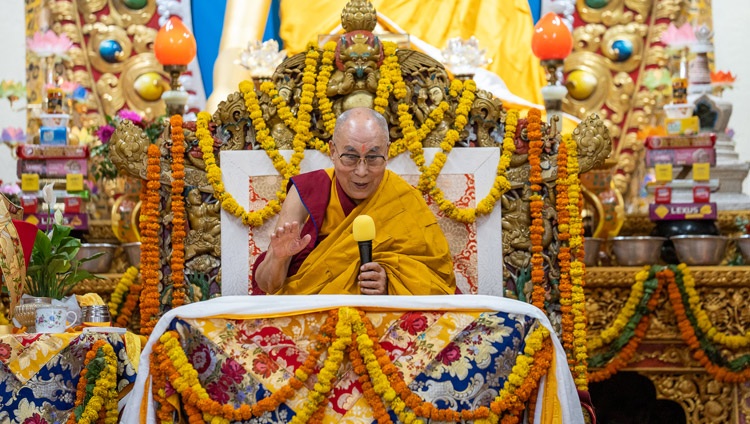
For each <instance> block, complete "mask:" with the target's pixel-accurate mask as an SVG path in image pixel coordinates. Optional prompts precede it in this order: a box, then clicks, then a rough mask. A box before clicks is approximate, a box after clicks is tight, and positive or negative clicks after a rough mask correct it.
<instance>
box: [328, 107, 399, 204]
mask: <svg viewBox="0 0 750 424" xmlns="http://www.w3.org/2000/svg"><path fill="white" fill-rule="evenodd" d="M330 149H331V159H332V160H333V167H334V169H335V171H336V172H335V173H336V179H337V180H338V182H339V184H341V187H342V188H343V189H344V192H345V193H346V194H347V195H348V196H349V197H350V198H351V199H352V200H354V201H355V202H356V203H359V202H361V201H363V200H365V199H367V198H368V197H370V195H372V194H373V193H375V191H376V190H377V189H378V187H379V186H380V182H381V181H383V175H385V165H386V164H385V158H387V157H388V136H387V134H382V130H380V128H379V127H378V126H377V125H376V124H375V122H374V120H371V119H367V118H361V119H357V118H353V119H351V120H350V121H348V122H347V124H346V126H345V127H344V128H343V129H342V130H340V131H338V132H337V133H336V136H335V137H334V139H333V142H332V143H331V145H330ZM342 155H343V156H342Z"/></svg>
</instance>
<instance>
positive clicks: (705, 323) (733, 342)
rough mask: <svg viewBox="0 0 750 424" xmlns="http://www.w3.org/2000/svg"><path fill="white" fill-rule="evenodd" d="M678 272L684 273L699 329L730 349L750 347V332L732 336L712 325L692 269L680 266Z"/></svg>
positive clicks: (688, 295)
mask: <svg viewBox="0 0 750 424" xmlns="http://www.w3.org/2000/svg"><path fill="white" fill-rule="evenodd" d="M677 268H678V270H679V271H680V272H681V273H682V282H683V286H684V290H685V294H686V295H687V297H688V304H689V306H690V309H691V310H692V312H693V316H695V318H696V320H697V322H698V327H699V328H700V330H701V331H703V333H704V334H705V335H706V336H707V337H708V338H710V339H711V340H712V341H713V342H714V343H717V344H720V345H722V346H725V347H727V348H729V349H733V350H737V349H742V348H745V347H747V346H748V345H750V332H745V334H740V335H730V334H726V333H724V332H721V331H719V330H717V329H716V327H714V325H713V324H711V320H710V319H709V318H708V314H707V313H706V311H705V310H703V308H701V301H700V296H699V295H698V292H697V291H696V290H695V279H694V278H693V274H692V273H691V272H690V269H689V268H688V267H687V265H685V264H680V265H679V266H678V267H677Z"/></svg>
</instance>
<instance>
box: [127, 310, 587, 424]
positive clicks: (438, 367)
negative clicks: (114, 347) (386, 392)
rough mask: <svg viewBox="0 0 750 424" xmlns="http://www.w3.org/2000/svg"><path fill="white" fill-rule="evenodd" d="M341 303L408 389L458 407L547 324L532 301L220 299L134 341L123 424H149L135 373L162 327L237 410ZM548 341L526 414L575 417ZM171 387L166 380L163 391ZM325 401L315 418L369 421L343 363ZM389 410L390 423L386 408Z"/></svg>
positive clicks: (148, 404)
mask: <svg viewBox="0 0 750 424" xmlns="http://www.w3.org/2000/svg"><path fill="white" fill-rule="evenodd" d="M342 306H350V307H354V308H356V309H358V310H362V311H365V313H366V317H367V319H368V320H369V321H370V322H372V324H373V325H374V327H375V330H376V332H377V334H378V339H379V342H380V345H381V346H382V347H383V348H384V349H385V350H386V351H387V353H388V355H389V357H390V359H391V361H392V362H393V364H394V365H395V366H396V367H397V368H398V371H399V373H400V374H401V375H402V377H403V380H404V381H405V383H406V384H407V385H408V387H409V388H410V389H411V390H412V391H413V392H414V393H416V394H417V395H419V397H421V398H422V399H423V400H425V401H429V402H431V403H433V404H434V405H435V406H437V407H439V408H450V409H453V410H458V411H462V410H471V409H474V408H476V407H477V406H480V405H485V406H486V405H489V403H490V402H491V401H492V400H493V399H494V398H495V397H496V396H497V395H498V392H499V390H500V389H501V388H502V387H503V384H504V383H505V381H506V379H507V377H508V375H509V374H510V373H511V370H512V368H513V366H514V364H516V357H517V355H518V353H519V352H522V351H523V349H524V346H525V338H526V336H527V335H528V334H530V332H531V331H533V330H534V329H535V328H537V327H538V326H540V325H543V326H545V327H548V328H549V322H548V321H547V319H546V317H545V316H544V315H543V314H542V313H541V311H538V310H537V309H536V308H532V307H531V306H529V305H527V304H525V303H522V302H517V301H513V300H509V299H502V298H497V297H491V296H419V297H409V296H403V297H401V296H372V297H365V296H287V297H277V296H263V297H255V296H232V297H222V298H219V299H214V300H211V301H208V302H201V303H200V304H194V305H187V306H184V307H181V308H178V309H176V310H173V311H170V312H169V313H168V314H166V315H165V316H164V317H162V319H161V320H160V322H159V323H158V325H157V327H156V328H155V330H154V334H152V336H151V339H150V340H149V343H148V344H147V345H146V347H145V348H144V351H143V354H142V356H141V367H140V369H139V377H138V381H137V382H136V385H135V388H134V390H133V396H134V397H135V398H136V399H135V400H134V401H132V404H139V403H141V404H142V407H143V410H144V411H146V413H145V415H142V414H141V412H140V411H137V408H129V409H127V410H126V411H125V415H124V420H123V422H126V423H131V422H132V423H136V422H143V421H147V422H155V421H154V419H155V417H154V408H155V407H156V405H155V403H154V400H153V397H152V396H151V393H150V390H151V381H149V379H147V378H145V376H148V373H149V363H148V362H149V361H148V355H149V354H150V352H151V348H152V346H153V344H154V342H155V341H156V340H157V339H158V337H159V336H161V335H162V334H163V333H164V332H165V331H170V330H174V331H176V332H177V334H178V336H179V342H180V347H181V349H182V350H183V351H184V352H185V354H186V356H187V359H188V361H189V362H190V363H191V364H192V366H193V367H194V368H195V370H196V371H197V373H198V380H199V381H200V384H201V385H202V386H203V387H204V388H205V390H206V391H207V393H208V395H209V396H210V397H211V399H213V400H215V401H218V402H219V403H221V404H229V405H232V406H233V407H235V408H237V407H239V406H240V405H242V404H249V405H252V404H254V403H256V402H257V401H259V400H261V399H263V398H265V397H267V396H269V395H270V394H272V393H274V392H275V391H277V390H279V389H280V388H281V387H283V386H285V385H286V384H287V383H288V381H289V379H290V378H291V376H292V375H293V374H294V371H295V370H296V369H297V368H299V367H300V366H301V365H302V364H303V363H304V361H305V358H306V357H307V355H308V351H309V349H310V346H311V344H312V343H314V342H315V340H316V335H317V334H318V333H319V332H320V331H321V327H322V326H323V323H324V321H325V320H326V317H327V316H328V312H329V311H330V310H332V309H337V308H340V307H342ZM553 342H554V345H555V356H554V358H555V359H554V361H553V365H552V367H553V368H552V369H551V370H550V372H549V373H548V377H545V378H544V379H543V381H542V384H543V385H545V384H546V385H547V387H549V388H550V391H551V393H550V392H549V391H548V392H547V393H545V392H544V387H543V388H542V390H540V394H539V397H538V400H542V399H544V402H542V401H538V402H537V413H536V414H535V420H536V421H537V422H541V420H542V418H543V417H545V416H546V417H548V418H549V417H550V416H551V415H553V413H554V414H555V415H557V416H558V417H557V418H558V419H557V420H553V421H549V422H571V423H574V422H582V417H581V415H580V405H579V403H578V398H577V395H576V391H575V386H574V385H573V381H572V378H571V376H570V372H569V371H568V369H567V366H566V361H565V357H564V353H561V352H562V348H561V347H560V345H559V342H558V341H557V340H556V339H554V340H553ZM324 356H325V355H324ZM323 361H324V358H321V359H320V360H319V362H318V366H319V367H320V366H322V363H323ZM151 366H158V365H154V364H151ZM550 376H551V380H550V378H549V377H550ZM311 387H312V385H308V387H305V388H303V389H301V390H300V391H299V392H298V393H296V394H295V395H294V396H293V397H292V398H291V399H290V400H288V401H287V402H286V403H283V404H281V405H280V406H279V407H278V408H276V409H275V410H274V411H271V412H269V413H266V414H265V415H264V416H262V417H260V418H259V420H260V421H258V422H274V423H285V422H289V421H290V420H291V419H292V418H293V417H294V416H295V414H297V413H298V412H299V411H300V410H301V409H303V408H304V403H305V400H306V397H307V392H308V390H310V388H311ZM172 392H173V391H172V388H171V386H168V388H167V396H169V395H170V393H172ZM175 399H176V397H175V396H173V397H172V403H173V404H176V400H175ZM550 399H552V400H553V401H552V402H550ZM327 402H328V405H327V407H326V411H325V418H324V420H323V422H326V423H334V422H352V423H355V422H357V423H365V422H368V423H369V422H373V421H374V420H373V411H372V409H371V407H370V406H369V404H368V402H367V401H366V399H365V397H364V396H363V393H362V388H361V386H360V384H359V382H358V381H357V374H356V373H355V372H354V370H353V369H352V365H351V362H349V361H348V360H345V361H344V363H343V364H342V366H341V368H340V369H339V370H338V372H337V374H336V379H335V384H334V385H333V388H332V390H331V392H330V393H329V395H328V398H327ZM177 406H178V407H179V404H177ZM390 415H391V419H392V420H393V422H398V419H397V416H396V415H395V414H394V413H393V411H390ZM253 422H255V421H253Z"/></svg>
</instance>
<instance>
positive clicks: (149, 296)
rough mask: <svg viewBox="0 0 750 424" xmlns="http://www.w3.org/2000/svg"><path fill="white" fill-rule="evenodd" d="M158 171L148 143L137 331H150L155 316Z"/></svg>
mask: <svg viewBox="0 0 750 424" xmlns="http://www.w3.org/2000/svg"><path fill="white" fill-rule="evenodd" d="M160 173H161V166H160V152H159V147H158V146H157V145H155V144H151V145H149V146H148V166H147V167H146V179H147V181H148V182H147V183H146V198H145V199H143V200H142V202H143V205H142V206H141V220H143V221H144V230H143V233H142V234H141V277H142V279H143V281H142V284H143V289H142V290H141V299H140V301H141V308H140V312H141V334H143V335H150V334H151V331H152V330H153V329H154V325H156V321H157V320H158V319H159V305H160V299H159V230H160V229H161V226H160V224H159V206H160V205H159V202H160V200H161V199H160V196H159V188H160V186H161V183H160V181H159V178H160Z"/></svg>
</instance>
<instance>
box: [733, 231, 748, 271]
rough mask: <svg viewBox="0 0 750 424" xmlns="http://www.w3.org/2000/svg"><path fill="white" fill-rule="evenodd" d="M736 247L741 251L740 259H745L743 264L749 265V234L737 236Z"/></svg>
mask: <svg viewBox="0 0 750 424" xmlns="http://www.w3.org/2000/svg"><path fill="white" fill-rule="evenodd" d="M736 241H737V247H739V248H740V252H742V259H744V260H745V265H750V234H745V235H744V236H739V237H737V239H736Z"/></svg>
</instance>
